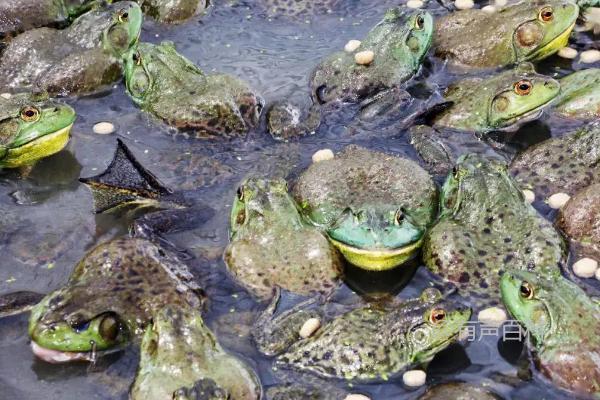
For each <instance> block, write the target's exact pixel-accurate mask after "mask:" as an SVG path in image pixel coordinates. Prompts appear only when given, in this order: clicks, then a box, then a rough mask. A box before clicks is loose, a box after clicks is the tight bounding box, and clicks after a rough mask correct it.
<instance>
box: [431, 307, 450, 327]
mask: <svg viewBox="0 0 600 400" xmlns="http://www.w3.org/2000/svg"><path fill="white" fill-rule="evenodd" d="M445 319H446V311H444V310H443V309H441V308H434V309H433V310H431V313H429V322H431V323H432V324H439V323H441V322H443V321H444V320H445Z"/></svg>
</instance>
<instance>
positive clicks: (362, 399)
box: [344, 393, 371, 400]
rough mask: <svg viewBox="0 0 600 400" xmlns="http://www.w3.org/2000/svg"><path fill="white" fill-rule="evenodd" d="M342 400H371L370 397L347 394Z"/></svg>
mask: <svg viewBox="0 0 600 400" xmlns="http://www.w3.org/2000/svg"><path fill="white" fill-rule="evenodd" d="M344 400H371V398H370V397H367V396H365V395H364V394H356V393H353V394H349V395H348V396H346V397H344Z"/></svg>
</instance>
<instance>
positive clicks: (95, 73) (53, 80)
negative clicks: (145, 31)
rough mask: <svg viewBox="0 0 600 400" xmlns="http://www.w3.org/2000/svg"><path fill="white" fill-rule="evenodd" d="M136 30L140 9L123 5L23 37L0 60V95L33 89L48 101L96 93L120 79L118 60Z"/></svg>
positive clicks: (131, 44) (135, 36) (135, 37)
mask: <svg viewBox="0 0 600 400" xmlns="http://www.w3.org/2000/svg"><path fill="white" fill-rule="evenodd" d="M141 25H142V12H141V10H140V7H139V6H138V5H137V4H135V3H133V2H128V1H125V2H117V3H115V4H113V5H111V6H108V7H106V8H101V9H95V10H92V11H89V12H88V13H86V14H84V15H82V16H80V17H79V18H77V19H76V20H75V21H74V22H73V24H72V25H71V26H69V27H68V28H66V29H62V30H58V29H53V28H38V29H33V30H30V31H27V32H25V33H22V34H20V35H19V36H17V37H16V38H15V39H13V40H12V41H11V42H10V43H9V44H8V46H7V48H6V49H5V51H4V53H3V56H2V58H1V59H0V71H1V73H0V90H2V91H14V90H20V89H29V88H37V89H41V90H44V91H47V92H48V93H49V94H50V95H52V96H55V95H61V96H62V95H77V94H87V93H92V92H94V91H97V90H98V89H100V88H102V87H104V86H106V85H108V84H111V83H113V82H115V81H117V80H118V79H119V78H120V77H121V76H122V71H123V67H122V58H123V56H124V54H126V53H127V52H128V51H129V49H131V48H132V47H134V46H135V45H136V44H137V41H138V36H139V34H140V31H141ZM23 49H27V51H23Z"/></svg>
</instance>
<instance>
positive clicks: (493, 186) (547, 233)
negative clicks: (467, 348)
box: [423, 154, 566, 304]
mask: <svg viewBox="0 0 600 400" xmlns="http://www.w3.org/2000/svg"><path fill="white" fill-rule="evenodd" d="M440 203H441V211H440V216H439V218H438V221H437V222H436V224H435V225H434V226H433V227H432V228H431V230H430V231H429V232H428V234H427V238H426V240H425V243H424V245H423V258H424V261H425V264H426V265H427V267H428V268H429V269H430V270H431V271H432V272H434V273H435V274H437V275H439V276H440V277H441V278H442V279H443V280H444V281H446V282H450V283H452V284H454V285H456V286H457V287H458V289H459V291H461V292H463V293H464V294H469V295H472V297H473V298H474V300H475V303H476V304H496V303H497V302H498V300H499V298H498V294H499V293H498V284H499V278H500V275H502V274H503V273H504V272H505V271H506V269H508V268H511V267H518V268H522V269H527V270H529V271H533V270H535V271H536V272H537V273H540V274H545V275H548V276H555V275H557V274H560V268H559V267H560V265H561V264H562V263H563V262H564V261H565V256H566V254H565V252H566V251H565V244H564V243H563V240H562V238H561V236H560V234H559V233H558V232H557V231H556V230H555V229H554V227H553V226H552V224H551V223H550V222H549V221H547V220H546V219H545V218H543V217H542V216H541V215H539V214H538V212H537V211H536V210H535V209H534V208H533V207H532V206H531V205H530V204H529V203H527V202H526V201H525V199H524V197H523V193H522V192H521V190H520V189H519V188H518V186H517V184H516V182H515V181H514V180H513V179H512V178H511V176H510V174H509V173H508V170H507V167H506V164H504V163H503V162H500V161H497V160H490V159H487V158H485V157H483V156H479V155H475V154H468V155H465V156H461V157H460V158H459V159H458V161H457V164H456V166H455V168H454V170H453V171H452V172H451V173H450V174H449V175H448V177H447V179H446V182H445V183H444V186H443V188H442V195H441V200H440Z"/></svg>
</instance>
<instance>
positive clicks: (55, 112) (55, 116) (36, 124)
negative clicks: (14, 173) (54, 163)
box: [0, 94, 76, 169]
mask: <svg viewBox="0 0 600 400" xmlns="http://www.w3.org/2000/svg"><path fill="white" fill-rule="evenodd" d="M37 97H38V96H36V95H30V94H18V95H14V96H12V97H11V98H10V99H5V98H3V97H0V169H1V168H18V167H24V166H28V165H31V164H34V163H35V162H36V161H38V160H40V159H42V158H45V157H48V156H50V155H52V154H55V153H57V152H59V151H60V150H62V149H63V148H64V146H65V145H66V144H67V143H68V140H69V136H70V130H71V126H72V125H73V122H75V117H76V116H75V111H74V110H73V109H72V108H71V107H69V106H68V105H65V104H59V103H56V102H52V101H48V100H45V99H43V98H37ZM25 110H35V112H37V116H36V117H35V118H31V119H29V118H27V116H26V115H24V112H25Z"/></svg>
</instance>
